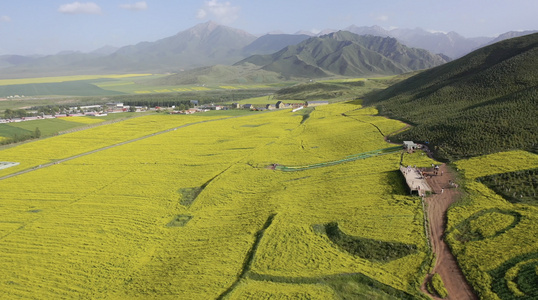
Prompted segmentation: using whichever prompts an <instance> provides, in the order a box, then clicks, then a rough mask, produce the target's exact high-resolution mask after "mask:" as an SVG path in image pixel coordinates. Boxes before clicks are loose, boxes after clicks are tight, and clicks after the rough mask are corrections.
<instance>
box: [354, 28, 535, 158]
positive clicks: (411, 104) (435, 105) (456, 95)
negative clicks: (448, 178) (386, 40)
mask: <svg viewBox="0 0 538 300" xmlns="http://www.w3.org/2000/svg"><path fill="white" fill-rule="evenodd" d="M537 67H538V34H532V35H527V36H522V37H518V38H513V39H509V40H504V41H501V42H498V43H496V44H493V45H491V46H487V47H484V48H481V49H478V50H476V51H474V52H472V53H470V54H468V55H466V56H464V57H462V58H460V59H458V60H455V61H452V62H450V63H447V64H444V65H442V66H438V67H436V68H432V69H430V70H427V71H424V72H421V73H419V74H418V75H415V76H413V77H411V78H409V79H407V80H404V81H402V82H400V83H397V84H395V85H393V86H391V87H389V88H387V89H386V90H383V91H381V92H379V93H376V94H373V95H370V96H369V97H367V99H366V100H365V104H367V105H375V106H377V107H378V109H379V110H380V112H381V114H383V115H386V116H389V117H392V118H397V119H401V120H404V121H406V122H408V123H410V124H412V125H414V126H413V127H412V128H411V129H409V130H407V131H404V132H402V133H399V134H397V135H396V136H395V137H394V138H393V139H398V140H416V141H423V142H429V143H430V144H431V145H432V146H433V147H434V149H435V150H436V153H437V155H438V156H439V157H440V158H443V159H447V160H455V159H460V158H465V157H471V156H478V155H483V154H488V153H493V152H498V151H504V150H509V149H525V150H529V151H534V152H536V150H537V145H538V122H537V121H536V119H537V116H538V68H537Z"/></svg>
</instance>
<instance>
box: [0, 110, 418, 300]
mask: <svg viewBox="0 0 538 300" xmlns="http://www.w3.org/2000/svg"><path fill="white" fill-rule="evenodd" d="M360 109H361V107H360V106H357V105H353V104H334V105H328V106H324V107H319V108H316V110H314V111H313V112H312V113H311V116H310V118H308V120H306V122H304V123H301V120H303V118H302V116H301V115H298V114H295V113H292V112H291V111H290V110H280V111H275V112H270V113H263V114H256V115H248V116H243V117H237V118H223V117H205V116H203V115H193V116H178V115H174V116H171V115H153V116H147V117H140V118H135V119H129V120H126V121H122V122H119V123H115V124H111V125H107V126H100V127H96V128H93V129H89V130H85V131H81V132H76V133H72V134H67V135H63V136H57V137H53V138H49V139H45V140H41V141H37V142H32V143H28V144H23V145H19V146H17V147H13V148H10V149H6V150H2V151H0V157H2V160H5V161H17V162H21V164H22V165H24V166H23V167H21V168H22V169H24V168H28V167H32V166H35V165H38V164H42V163H45V162H48V161H51V160H54V159H61V158H65V157H69V156H73V155H76V154H79V153H83V152H87V151H90V150H93V149H99V148H102V147H104V146H108V145H112V144H116V143H119V142H122V141H127V140H132V139H135V138H138V137H142V136H147V135H149V137H148V138H145V139H141V140H137V141H134V142H131V143H127V144H123V145H120V146H117V147H113V148H109V149H106V150H102V151H99V152H95V153H93V154H90V155H86V156H82V157H79V158H75V159H72V160H69V161H65V162H62V163H61V164H55V165H51V166H49V167H46V168H41V169H36V170H34V171H32V172H29V173H25V174H22V175H19V176H15V177H11V178H7V179H4V180H1V181H0V189H1V190H2V191H3V193H1V194H0V215H1V216H2V218H1V221H0V269H1V270H2V272H0V284H1V288H0V296H1V297H3V298H8V299H9V298H23V299H26V298H27V299H30V298H32V299H35V298H38V299H59V298H113V299H177V298H181V299H216V298H218V297H221V296H222V297H224V298H226V299H245V298H251V299H269V298H270V299H339V298H340V297H341V295H339V293H341V292H342V291H338V290H335V289H333V288H332V287H331V286H329V285H326V284H322V283H314V282H313V281H316V278H322V277H324V276H335V275H339V274H363V275H365V276H367V277H369V278H372V280H374V281H375V282H378V284H379V285H382V286H385V287H386V289H393V290H399V291H403V292H406V293H409V294H413V295H417V294H419V291H418V283H419V282H420V281H421V280H422V278H421V276H422V275H421V274H423V273H422V272H423V271H424V270H422V266H423V264H424V262H425V261H427V259H428V254H427V244H426V240H425V235H424V226H423V223H422V220H423V215H422V210H421V209H422V207H421V205H420V201H418V199H417V198H414V197H410V196H408V195H407V194H408V193H407V192H406V191H405V189H404V188H403V186H402V183H401V179H400V178H399V177H398V175H399V174H398V173H397V172H398V171H397V170H398V165H399V161H400V155H399V154H398V153H394V154H389V155H384V156H378V157H372V158H368V159H364V160H357V161H353V162H347V163H343V164H339V165H334V166H330V167H326V168H318V169H311V170H307V171H302V172H279V171H275V170H271V169H270V168H267V166H270V165H271V164H274V163H279V164H306V163H317V162H323V161H326V160H336V159H339V158H342V157H345V156H347V155H352V154H355V153H361V152H365V151H370V150H376V149H380V148H386V147H390V146H392V145H391V144H388V143H387V142H385V141H384V140H383V135H382V134H381V133H380V130H381V131H387V132H390V131H394V130H397V129H400V128H402V127H403V126H404V124H402V123H400V122H398V121H390V120H387V119H385V118H379V117H372V115H373V114H375V113H376V112H375V110H373V109H365V110H364V111H361V110H360ZM348 112H349V113H351V114H353V117H350V116H345V115H342V114H343V113H344V114H346V113H348ZM219 118H220V119H219ZM361 118H364V119H361ZM202 121H209V122H202ZM185 124H192V125H191V126H187V127H180V126H181V125H185ZM374 125H375V126H374ZM176 127H180V128H177V129H176V130H171V131H169V132H166V133H163V134H159V135H151V134H152V133H155V132H159V131H162V130H166V129H171V128H176ZM378 128H379V129H378ZM13 168H16V167H13ZM3 171H5V172H4V173H0V174H9V173H11V171H6V170H3ZM189 188H191V189H192V188H198V189H199V190H200V193H199V195H197V197H195V198H194V199H187V198H188V196H187V195H186V194H184V193H182V191H183V190H185V189H189ZM187 200H189V201H187ZM178 218H179V219H182V220H186V221H185V222H186V223H182V224H181V225H177V224H178V223H174V222H173V221H174V220H177V219H178ZM329 222H338V224H339V225H340V227H341V228H342V230H344V231H345V232H346V233H347V234H349V235H352V236H357V237H363V238H368V239H374V240H379V241H383V242H387V243H396V242H398V243H405V244H410V245H413V246H415V247H416V249H417V251H416V252H415V253H414V254H411V255H407V256H404V257H402V258H398V259H395V260H388V261H374V260H371V259H366V258H361V257H358V256H355V255H352V254H351V253H349V252H347V251H345V250H343V249H341V248H339V247H338V246H337V245H335V244H334V243H333V242H331V240H330V239H329V238H328V237H327V234H326V233H324V232H323V231H320V230H319V228H320V226H323V225H324V224H327V223H329ZM256 276H258V277H256ZM260 276H261V277H263V276H265V277H264V278H275V280H273V281H271V280H269V281H266V280H259V278H261V277H260ZM277 278H280V281H279V280H277ZM305 280H306V282H305ZM284 281H286V282H284ZM350 288H351V287H350ZM360 292H361V291H360V290H357V293H360Z"/></svg>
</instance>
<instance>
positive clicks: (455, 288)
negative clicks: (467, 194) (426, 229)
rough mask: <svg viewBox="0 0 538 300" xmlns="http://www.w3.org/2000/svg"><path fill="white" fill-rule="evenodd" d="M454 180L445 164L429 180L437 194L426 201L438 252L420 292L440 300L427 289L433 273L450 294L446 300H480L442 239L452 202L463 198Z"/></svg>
mask: <svg viewBox="0 0 538 300" xmlns="http://www.w3.org/2000/svg"><path fill="white" fill-rule="evenodd" d="M454 179H455V178H454V174H453V173H452V171H451V170H450V169H449V168H447V166H446V165H445V164H443V165H441V166H440V169H439V172H438V175H433V176H432V177H431V178H429V179H427V181H428V183H429V184H430V186H431V187H432V189H433V191H434V194H432V195H431V196H430V197H427V198H426V199H425V201H426V204H427V208H426V210H427V214H428V219H429V225H430V240H431V244H432V251H433V253H435V256H436V261H435V266H434V268H433V271H432V273H431V274H428V276H427V278H426V279H425V281H424V283H423V284H422V286H421V289H422V291H423V292H424V293H426V294H427V295H429V296H430V297H432V298H433V299H441V298H439V297H436V296H433V295H430V294H429V293H428V292H427V290H426V282H427V281H428V280H429V279H430V278H431V276H432V275H433V274H434V273H439V275H440V276H441V279H442V280H443V282H444V284H445V288H446V289H447V291H448V297H447V298H445V299H450V300H465V299H478V297H477V296H476V295H475V293H474V292H473V289H472V288H471V286H470V285H469V283H468V282H467V280H466V279H465V276H464V275H463V273H462V272H461V269H460V268H459V266H458V263H457V261H456V258H455V257H454V255H452V253H451V252H450V248H449V247H448V245H447V244H446V242H445V241H444V239H443V234H444V232H445V229H446V214H447V210H448V208H449V207H450V205H452V203H454V202H456V200H457V199H458V198H459V197H461V192H460V191H459V190H458V189H457V188H455V187H452V186H450V183H449V182H450V181H452V182H454Z"/></svg>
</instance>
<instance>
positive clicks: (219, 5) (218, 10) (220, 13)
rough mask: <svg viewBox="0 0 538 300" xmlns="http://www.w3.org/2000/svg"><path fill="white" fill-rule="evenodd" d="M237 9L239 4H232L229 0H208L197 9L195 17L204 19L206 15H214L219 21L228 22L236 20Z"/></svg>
mask: <svg viewBox="0 0 538 300" xmlns="http://www.w3.org/2000/svg"><path fill="white" fill-rule="evenodd" d="M239 10H240V8H239V6H233V5H232V4H231V3H230V2H229V1H226V2H219V0H209V1H206V2H205V4H204V6H203V7H202V8H200V9H199V10H198V12H197V13H196V17H197V18H198V19H204V18H206V17H208V16H209V17H214V18H215V19H216V20H217V21H218V22H220V23H223V24H229V23H232V22H233V21H235V20H237V18H238V17H239Z"/></svg>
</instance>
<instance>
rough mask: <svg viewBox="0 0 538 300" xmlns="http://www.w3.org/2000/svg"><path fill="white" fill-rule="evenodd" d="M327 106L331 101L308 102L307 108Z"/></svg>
mask: <svg viewBox="0 0 538 300" xmlns="http://www.w3.org/2000/svg"><path fill="white" fill-rule="evenodd" d="M327 104H329V101H327V100H318V101H306V106H307V107H313V106H320V105H327Z"/></svg>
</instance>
